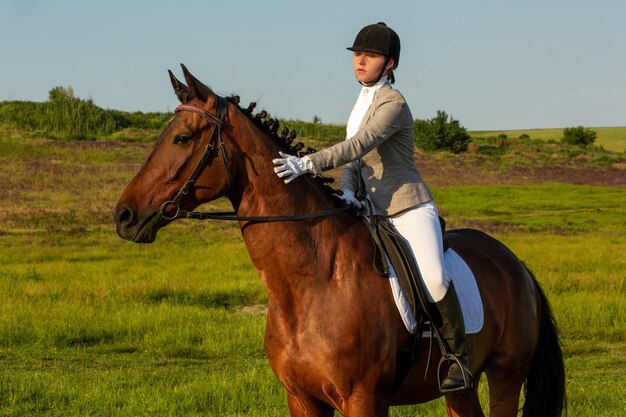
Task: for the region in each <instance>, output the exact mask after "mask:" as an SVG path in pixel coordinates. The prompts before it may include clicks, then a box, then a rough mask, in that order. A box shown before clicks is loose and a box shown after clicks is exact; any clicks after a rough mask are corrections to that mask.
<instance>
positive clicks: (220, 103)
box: [160, 96, 352, 223]
mask: <svg viewBox="0 0 626 417" xmlns="http://www.w3.org/2000/svg"><path fill="white" fill-rule="evenodd" d="M227 107H228V101H227V100H226V99H225V98H224V97H221V96H217V116H214V115H212V114H211V113H209V112H208V111H206V110H204V109H202V108H199V107H195V106H188V105H185V104H183V105H180V106H178V107H176V109H175V110H174V113H178V112H179V111H191V112H194V113H198V114H199V115H200V116H202V117H203V118H204V119H206V120H207V121H208V122H209V123H211V124H212V125H213V126H214V127H213V132H211V137H210V138H209V142H208V143H207V145H206V147H205V148H204V151H203V153H202V157H201V158H200V160H199V161H198V164H197V165H196V167H195V168H194V170H193V172H192V173H191V175H189V178H187V181H185V184H183V186H182V187H181V189H180V190H179V191H178V193H177V194H176V196H175V197H174V198H173V199H172V200H167V201H166V202H164V203H163V204H161V209H160V213H161V217H163V218H164V219H166V220H175V219H181V218H183V219H194V220H208V219H211V220H240V221H249V222H258V223H269V222H284V221H299V220H309V219H317V218H320V217H327V216H332V215H334V214H338V213H341V212H344V211H348V210H350V209H352V206H351V205H345V206H342V207H337V208H334V209H330V210H324V211H319V212H316V213H309V214H294V215H286V216H237V213H235V212H234V211H232V212H224V211H222V212H198V211H187V210H182V209H181V208H180V203H181V201H182V199H183V198H184V197H185V196H186V195H187V194H188V193H189V190H190V189H191V188H192V187H193V185H194V184H195V182H196V180H197V179H198V177H199V176H200V173H201V172H202V170H203V169H204V167H205V165H206V164H207V162H208V161H209V158H210V156H211V152H212V151H213V150H214V149H215V146H214V142H215V141H217V146H218V147H219V148H220V150H221V151H222V152H221V153H222V159H223V161H224V170H225V171H226V177H227V178H228V187H229V188H232V183H233V179H232V176H231V173H230V163H229V160H228V155H227V154H226V148H225V147H224V140H223V139H222V127H223V126H224V122H225V120H226V114H227ZM215 138H217V139H215ZM168 208H174V209H175V210H176V211H175V212H174V214H173V215H168V214H167V209H168Z"/></svg>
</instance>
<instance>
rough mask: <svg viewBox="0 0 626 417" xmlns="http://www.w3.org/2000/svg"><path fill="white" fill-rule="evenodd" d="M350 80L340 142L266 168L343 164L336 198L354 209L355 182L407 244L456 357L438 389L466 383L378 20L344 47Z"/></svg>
mask: <svg viewBox="0 0 626 417" xmlns="http://www.w3.org/2000/svg"><path fill="white" fill-rule="evenodd" d="M347 49H348V50H350V51H353V54H354V55H353V59H352V65H353V69H354V74H355V76H356V79H357V80H358V81H359V83H361V84H362V85H363V87H362V89H361V93H360V95H359V97H358V99H357V102H356V104H355V105H354V108H353V110H352V113H351V114H350V118H349V120H348V124H347V127H346V131H347V136H346V137H347V139H346V140H345V141H343V142H341V143H338V144H336V145H334V146H331V147H330V148H327V149H324V150H322V151H319V152H316V153H313V154H311V155H307V156H305V157H303V158H297V157H295V156H293V155H287V154H284V153H281V154H280V155H281V157H282V158H278V159H275V160H274V164H276V165H277V166H276V167H275V168H274V171H275V172H276V173H277V175H278V176H279V177H280V178H283V179H284V181H285V182H286V183H289V182H291V181H293V180H294V179H295V178H297V177H298V176H300V175H302V174H305V173H313V174H317V173H320V172H322V171H324V170H326V169H330V168H334V167H338V166H342V165H346V166H345V169H344V171H343V174H342V177H341V189H342V192H343V193H342V195H341V197H340V198H341V199H343V200H345V201H346V202H348V203H350V204H354V205H356V206H358V207H360V206H361V203H360V202H359V201H358V199H357V198H356V197H355V192H356V190H357V189H358V187H359V185H360V182H361V181H362V184H361V186H364V189H365V192H366V193H367V197H368V198H369V199H370V200H371V202H372V206H373V208H374V211H375V214H377V215H382V216H385V217H387V218H388V220H389V222H390V223H392V224H393V226H394V227H395V228H396V229H397V230H398V232H399V233H400V234H401V235H402V236H403V237H404V238H405V239H406V240H407V241H408V243H409V246H410V247H411V250H412V251H413V254H414V256H415V259H416V261H417V264H418V266H419V270H420V273H421V275H422V279H423V280H424V283H425V286H426V288H427V290H428V291H427V293H428V296H429V297H430V298H431V300H432V301H433V302H435V304H436V305H437V307H438V309H439V312H440V313H441V317H442V319H443V326H442V334H443V336H444V338H445V339H446V340H447V342H448V344H449V346H450V348H451V350H452V352H453V353H454V354H455V356H457V358H458V359H459V363H460V364H461V365H462V366H459V364H457V363H456V362H453V363H452V365H451V366H450V370H449V372H448V375H447V377H446V378H444V379H443V381H442V383H441V390H442V391H456V390H460V389H467V388H471V387H472V383H473V382H472V376H471V374H470V373H469V364H468V362H469V361H468V357H467V352H466V340H465V326H464V322H463V316H462V314H461V308H460V305H459V301H458V298H457V295H456V292H455V290H454V286H453V285H452V284H451V282H449V281H448V280H447V279H446V277H445V276H444V273H443V249H442V247H443V243H442V239H441V229H440V225H439V216H438V214H437V208H436V206H435V204H434V202H433V197H432V194H431V193H430V190H429V189H428V187H427V186H426V184H425V183H424V180H423V179H422V177H421V175H420V173H419V172H418V170H417V169H416V167H415V162H414V160H413V139H414V133H413V117H412V116H411V111H410V110H409V107H408V106H407V104H406V102H405V101H404V97H402V95H401V94H400V93H399V92H398V91H397V90H394V89H393V88H392V87H391V85H390V84H392V83H393V82H394V81H395V77H394V74H393V70H394V69H396V68H397V67H398V62H399V59H400V39H399V37H398V35H397V34H396V33H395V32H394V31H393V30H392V29H391V28H389V27H387V25H385V24H384V23H382V22H380V23H377V24H374V25H369V26H366V27H364V28H363V29H362V30H361V31H360V32H359V33H358V35H357V36H356V39H355V41H354V44H353V46H352V47H350V48H347Z"/></svg>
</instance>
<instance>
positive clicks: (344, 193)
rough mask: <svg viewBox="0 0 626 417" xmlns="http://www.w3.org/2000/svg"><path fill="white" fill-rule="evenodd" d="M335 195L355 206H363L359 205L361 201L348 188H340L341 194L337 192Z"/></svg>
mask: <svg viewBox="0 0 626 417" xmlns="http://www.w3.org/2000/svg"><path fill="white" fill-rule="evenodd" d="M337 197H339V198H340V199H342V200H343V201H345V202H346V203H348V204H352V205H353V206H355V207H357V208H361V207H363V206H362V205H361V202H360V201H359V200H357V198H356V197H355V196H354V192H353V191H352V190H348V189H347V188H344V189H342V190H341V195H339V194H337Z"/></svg>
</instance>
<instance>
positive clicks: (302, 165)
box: [272, 152, 313, 184]
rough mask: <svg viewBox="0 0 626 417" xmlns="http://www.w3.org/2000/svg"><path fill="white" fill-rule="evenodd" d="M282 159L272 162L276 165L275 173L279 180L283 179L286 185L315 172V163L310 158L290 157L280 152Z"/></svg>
mask: <svg viewBox="0 0 626 417" xmlns="http://www.w3.org/2000/svg"><path fill="white" fill-rule="evenodd" d="M278 154H279V155H280V156H282V158H276V159H273V160H272V162H273V163H274V164H275V165H276V166H275V167H274V172H275V173H276V175H278V178H283V179H284V180H285V184H289V183H290V182H291V181H293V180H295V179H296V178H298V177H299V176H300V175H302V174H306V173H309V172H313V161H311V159H310V158H309V157H308V156H304V157H302V158H298V157H297V156H294V155H289V154H286V153H283V152H278Z"/></svg>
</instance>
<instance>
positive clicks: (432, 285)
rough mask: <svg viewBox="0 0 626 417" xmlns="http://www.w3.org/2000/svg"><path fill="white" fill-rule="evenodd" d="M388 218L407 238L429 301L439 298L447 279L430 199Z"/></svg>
mask: <svg viewBox="0 0 626 417" xmlns="http://www.w3.org/2000/svg"><path fill="white" fill-rule="evenodd" d="M389 222H390V223H391V224H393V226H394V227H395V228H396V230H397V231H398V233H400V234H401V235H402V236H403V237H404V238H405V239H406V240H407V241H408V243H409V246H410V247H411V250H412V251H413V256H415V260H416V261H417V266H418V268H419V270H420V274H421V275H422V279H423V281H424V284H425V286H426V289H427V295H429V298H430V301H434V302H438V301H441V300H442V299H443V297H444V296H445V295H446V292H447V291H448V287H449V286H450V282H449V280H448V279H447V278H446V276H445V274H444V270H443V268H444V267H443V239H442V238H441V226H440V224H439V214H438V212H437V207H436V206H435V204H434V203H433V202H432V201H430V202H428V203H424V204H421V205H419V206H417V207H415V208H413V209H411V210H409V211H406V212H404V213H402V214H400V215H398V216H395V217H389Z"/></svg>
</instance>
